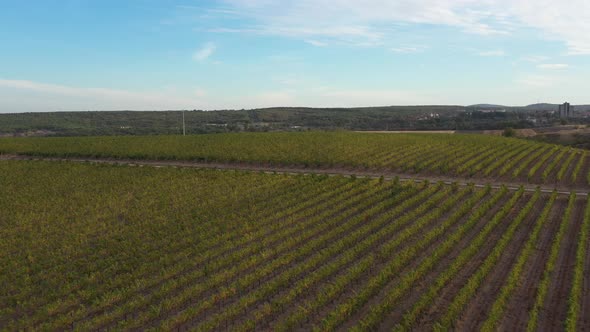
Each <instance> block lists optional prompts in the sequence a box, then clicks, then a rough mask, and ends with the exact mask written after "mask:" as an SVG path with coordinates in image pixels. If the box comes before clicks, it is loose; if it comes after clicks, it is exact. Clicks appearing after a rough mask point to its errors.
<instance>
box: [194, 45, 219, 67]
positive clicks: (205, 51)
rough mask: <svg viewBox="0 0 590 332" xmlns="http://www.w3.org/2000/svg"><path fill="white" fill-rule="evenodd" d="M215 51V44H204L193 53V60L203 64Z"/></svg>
mask: <svg viewBox="0 0 590 332" xmlns="http://www.w3.org/2000/svg"><path fill="white" fill-rule="evenodd" d="M216 49H217V46H215V44H213V43H211V42H209V43H206V44H204V45H203V46H201V48H199V49H198V50H197V51H196V52H195V53H193V60H195V61H199V62H203V61H205V60H207V59H208V58H209V57H210V56H211V55H213V53H214V52H215V50H216Z"/></svg>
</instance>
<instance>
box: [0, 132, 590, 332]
mask: <svg viewBox="0 0 590 332" xmlns="http://www.w3.org/2000/svg"><path fill="white" fill-rule="evenodd" d="M311 135H312V137H313V135H316V134H311ZM326 135H328V134H326ZM330 135H336V136H338V135H342V137H344V138H343V139H355V140H356V139H358V140H359V143H358V144H359V145H360V146H361V147H363V148H364V149H368V150H369V151H368V152H363V150H362V149H361V148H355V147H354V146H353V147H352V148H351V147H350V145H349V142H339V141H338V142H332V145H328V146H321V141H320V142H319V143H316V144H317V146H314V147H312V148H310V147H308V146H307V145H306V144H307V143H309V142H308V141H306V140H307V136H305V135H303V136H297V138H296V139H294V140H293V141H291V142H289V144H293V145H295V146H300V150H293V153H292V154H290V155H280V157H281V158H287V157H291V158H292V159H287V160H286V161H285V162H287V163H296V162H302V161H303V160H305V159H302V158H303V157H302V156H305V155H306V154H305V153H312V152H315V151H327V152H326V153H325V154H319V153H318V154H316V155H313V154H312V155H311V156H312V157H314V158H316V160H323V159H322V158H327V159H328V160H332V161H333V162H334V164H338V163H339V162H341V161H347V160H348V161H351V160H362V161H363V162H368V163H371V162H375V163H377V160H380V161H379V162H378V163H377V164H376V165H381V166H383V165H393V163H395V162H397V160H414V161H415V162H417V161H418V160H424V161H426V160H428V161H430V160H431V159H432V158H435V151H436V148H435V147H438V148H441V147H447V149H448V150H446V154H442V155H446V156H447V157H445V158H447V159H446V160H448V161H453V160H452V156H454V152H452V151H454V149H453V148H451V147H452V146H453V144H451V142H455V144H456V146H454V147H455V148H456V149H455V150H457V151H460V150H461V149H464V150H463V151H464V153H463V154H462V155H470V156H471V157H470V158H467V159H465V160H463V162H462V163H457V165H456V167H457V168H458V167H462V166H461V165H465V164H467V163H470V162H471V160H473V159H474V158H477V159H478V160H479V161H480V162H479V163H478V162H475V163H472V164H471V165H473V166H475V165H483V166H482V168H481V169H479V170H478V171H477V172H478V173H476V174H479V173H484V172H485V171H484V170H485V169H488V168H489V169H496V171H494V172H500V171H499V170H501V169H503V167H504V166H505V165H507V164H511V165H512V166H511V167H509V168H508V170H509V172H514V171H515V170H516V169H517V168H518V167H520V166H516V165H518V163H517V162H511V161H508V160H513V159H510V158H508V159H506V160H504V161H503V162H501V163H498V165H497V167H492V165H494V164H496V163H497V161H492V160H500V159H501V158H503V157H501V155H502V156H503V154H500V153H499V151H503V152H504V153H506V154H511V155H512V156H513V158H515V159H519V160H530V161H529V163H528V164H530V165H536V164H537V163H539V162H540V159H544V160H545V162H544V163H543V164H542V165H544V166H542V168H541V169H546V168H547V167H548V166H546V165H555V166H552V169H558V170H561V169H566V170H567V173H566V174H568V179H569V176H570V175H573V174H576V173H574V172H572V171H571V168H572V167H570V166H568V167H565V166H563V165H577V164H580V162H578V161H579V160H584V162H581V164H582V165H583V166H582V168H584V167H586V161H585V159H581V158H580V155H581V154H580V152H579V151H577V150H568V149H559V148H556V147H554V146H551V145H543V144H533V143H529V142H523V143H519V141H516V140H498V142H499V143H500V144H501V145H500V147H499V148H497V149H496V148H493V145H492V144H491V143H489V144H490V145H489V146H488V149H489V151H488V150H486V149H482V148H480V149H477V147H478V146H479V145H478V144H483V143H478V139H477V138H473V139H470V137H467V136H465V137H460V140H459V141H452V140H450V141H449V140H446V141H443V140H442V139H438V140H429V141H428V142H430V143H429V144H430V145H428V146H427V145H423V144H422V143H423V142H425V140H426V138H425V137H423V136H408V137H402V138H400V139H399V140H400V141H399V142H402V141H406V143H405V145H401V143H399V145H400V146H405V147H406V149H407V151H411V152H406V150H404V149H401V148H400V150H399V151H398V150H396V149H397V146H396V145H397V144H392V143H391V141H388V140H387V139H385V138H384V137H379V135H377V136H375V135H365V136H363V137H367V138H366V140H365V141H363V139H362V138H360V137H357V136H354V135H353V136H347V135H345V134H339V133H338V134H329V135H328V136H327V137H329V136H330ZM320 136H321V135H320ZM385 136H386V137H388V138H389V137H394V136H395V135H385ZM261 137H262V138H261ZM266 137H271V138H272V137H273V136H264V135H261V136H258V135H254V136H251V137H250V136H246V137H245V138H244V141H246V142H247V144H246V143H244V142H243V141H242V140H237V139H235V138H234V137H233V136H231V135H229V136H220V137H204V138H187V139H186V140H178V139H173V138H162V142H163V143H162V144H161V145H157V144H154V146H151V147H150V146H149V144H150V142H151V143H152V144H153V142H154V141H150V139H149V138H137V139H136V140H134V139H133V138H125V139H122V140H124V141H125V142H129V145H127V146H124V145H117V144H115V143H116V142H122V141H120V139H115V138H112V139H106V138H105V139H95V142H96V143H94V145H93V143H92V140H87V141H85V140H80V139H71V140H70V141H68V140H67V139H55V140H30V141H29V140H26V141H25V140H23V141H19V140H9V141H3V142H2V144H0V146H1V147H2V149H4V150H5V151H8V150H10V151H11V152H15V151H18V152H25V151H26V152H29V153H30V152H36V153H39V152H41V151H43V152H44V153H60V154H61V153H63V154H69V153H74V152H72V151H77V152H76V153H82V152H83V151H88V152H86V153H88V154H90V155H95V154H100V155H104V153H106V152H109V153H110V155H113V156H123V155H125V156H130V155H131V156H133V157H141V156H145V157H150V158H154V157H169V158H173V157H178V158H189V157H194V158H196V157H199V156H200V158H208V157H209V156H210V155H207V154H204V153H202V154H199V153H201V152H198V153H195V152H194V151H209V153H211V154H214V153H215V147H219V146H221V145H220V144H221V143H217V141H216V140H217V139H226V140H228V141H226V142H225V144H224V145H223V146H227V147H228V148H227V149H226V150H223V151H222V152H223V153H224V154H218V155H217V156H225V157H224V158H226V159H227V160H233V161H240V160H241V159H239V158H238V159H237V160H234V158H237V156H238V155H239V154H238V152H239V151H240V149H245V148H248V149H252V151H257V153H258V154H252V158H251V159H249V161H253V162H259V161H260V159H258V158H262V156H264V155H265V153H266V155H268V153H269V152H265V150H270V151H273V152H274V153H278V152H280V151H281V146H282V145H281V144H284V143H281V142H280V141H279V142H277V143H272V142H274V141H276V140H272V139H269V140H268V141H267V143H268V144H269V148H268V149H264V147H263V146H252V145H251V144H252V140H260V139H267V138H266ZM279 137H280V135H279ZM370 137H378V141H371V138H370ZM444 137H449V136H447V135H445V136H444ZM76 140H79V143H77V144H76V145H73V146H68V145H67V144H66V142H69V144H73V143H74V142H77V141H76ZM328 141H329V140H327V139H326V142H328ZM437 141H440V142H437ZM179 142H180V143H179ZM375 142H381V143H379V144H382V145H381V146H380V147H381V148H380V147H379V146H374V145H375V144H376V143H375ZM388 142H389V144H390V146H389V150H388V151H381V152H379V150H380V149H383V147H384V146H388V145H387V143H388ZM504 142H505V143H504ZM502 144H503V145H502ZM210 145H212V146H213V147H211V146H210ZM340 145H341V146H340ZM189 146H193V147H194V149H193V150H184V149H185V148H187V147H189ZM336 146H339V147H338V148H337V147H336ZM468 146H472V149H471V150H467V149H466V147H468ZM482 146H483V145H482ZM172 147H175V149H174V150H172ZM371 147H372V148H371ZM347 148H348V149H351V150H350V153H349V154H348V156H347V157H342V156H341V154H339V153H336V152H337V151H339V149H347ZM44 149H48V150H44ZM84 149H86V150H84ZM90 151H92V152H90ZM148 151H151V152H148ZM232 151H233V152H232ZM301 151H304V152H301ZM394 151H398V152H394ZM420 151H422V152H420ZM427 151H429V152H427ZM467 151H471V152H467ZM523 151H528V154H524V155H523V156H522V157H520V156H521V154H523ZM539 151H541V152H540V153H539ZM174 153H178V154H174ZM183 153H186V154H183ZM191 153H193V154H191ZM232 153H233V154H232ZM244 153H245V154H244V155H248V154H247V153H249V152H248V151H247V152H244ZM379 153H382V154H383V156H382V159H378V156H379ZM387 153H389V155H388V157H387V156H386V154H387ZM402 155H403V156H405V157H403V158H405V159H402ZM412 155H413V156H414V157H411V156H412ZM494 155H496V159H492V156H494ZM531 155H532V156H535V157H531ZM547 155H549V157H543V156H547ZM572 155H573V156H574V157H571V156H572ZM337 156H341V157H340V158H341V159H333V158H337ZM371 156H373V157H371ZM396 156H398V157H399V158H398V157H396ZM484 156H485V157H484ZM480 157H481V158H480ZM412 158H413V159H412ZM552 160H557V161H555V162H553V161H552ZM568 160H569V161H568ZM242 161H243V160H242ZM483 161H487V162H485V163H484V162H483ZM273 162H274V160H273ZM389 162H391V164H389ZM528 164H527V165H528ZM350 165H353V164H350ZM402 165H403V164H402ZM457 168H450V169H452V170H453V172H459V170H458V169H457ZM573 168H577V166H573ZM467 169H470V168H469V167H467V168H466V170H467ZM523 169H524V170H525V172H526V171H527V170H529V171H530V168H527V166H525V167H524V168H523ZM461 174H463V173H461ZM535 174H536V173H535ZM541 174H542V172H541ZM550 174H553V172H550ZM577 174H583V173H577ZM584 177H585V174H584ZM563 179H564V178H563V177H562V181H565V180H563ZM589 206H590V205H588V203H587V198H586V197H585V196H576V195H570V196H568V195H558V194H556V193H554V194H542V193H540V192H536V193H530V192H525V191H523V190H522V189H521V190H516V191H514V190H508V189H506V188H503V189H500V190H494V189H491V188H489V187H488V188H483V189H475V188H473V187H460V186H453V185H442V184H437V183H420V184H413V183H400V182H398V181H395V180H392V181H387V180H379V179H372V180H369V179H362V178H354V177H353V178H344V177H340V176H335V177H328V176H303V175H298V176H293V175H281V174H276V175H274V174H262V173H256V172H237V171H215V170H198V169H176V168H151V167H128V166H112V165H88V164H75V163H70V162H45V161H0V211H2V213H1V214H0V226H1V227H0V269H1V271H2V273H0V286H1V287H0V330H4V329H5V330H64V329H77V330H82V331H86V330H104V329H136V330H145V329H150V328H151V329H154V330H161V329H165V330H170V329H179V330H187V329H189V330H226V329H231V330H273V331H274V330H300V329H303V330H311V329H316V330H321V331H330V330H349V329H352V330H372V329H379V330H389V331H390V330H398V331H403V330H412V329H414V330H424V329H426V330H430V329H436V330H446V329H449V328H456V329H462V330H475V329H483V330H495V329H502V330H510V331H512V330H525V329H527V330H531V331H533V330H559V329H563V328H567V329H568V330H589V329H590V317H589V316H588V315H587V314H585V313H588V312H590V291H589V287H590V250H589V243H588V230H589V227H590V209H589Z"/></svg>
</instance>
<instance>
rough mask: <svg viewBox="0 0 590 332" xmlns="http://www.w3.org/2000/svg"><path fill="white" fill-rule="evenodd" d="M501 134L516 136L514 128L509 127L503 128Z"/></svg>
mask: <svg viewBox="0 0 590 332" xmlns="http://www.w3.org/2000/svg"><path fill="white" fill-rule="evenodd" d="M502 136H504V137H516V130H514V128H511V127H507V128H504V131H503V132H502Z"/></svg>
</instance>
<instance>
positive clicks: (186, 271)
mask: <svg viewBox="0 0 590 332" xmlns="http://www.w3.org/2000/svg"><path fill="white" fill-rule="evenodd" d="M359 203H360V202H357V203H356V204H355V205H354V206H356V205H358V204H359ZM348 208H351V207H348ZM348 208H341V209H339V210H337V211H334V212H333V213H332V215H331V216H330V217H329V218H334V217H337V216H338V215H340V214H341V213H343V212H344V211H345V210H346V209H348ZM326 220H328V219H326ZM347 220H348V219H347ZM347 220H345V221H343V222H346V221H347ZM292 224H293V225H295V224H296V222H294V223H292ZM326 231H327V230H324V231H322V232H320V233H317V232H316V233H313V234H311V235H310V236H309V237H308V238H306V239H307V240H308V241H310V240H312V239H313V238H316V237H318V236H321V234H324V233H325V232H326ZM292 236H297V235H292ZM283 240H284V238H281V239H277V240H276V241H275V242H273V243H269V244H268V246H267V247H274V246H276V245H277V244H280V243H281V242H282V241H283ZM256 241H260V240H259V239H257V240H253V241H250V243H255V242H256ZM235 251H237V249H235V248H232V250H231V252H235ZM231 252H229V253H225V255H227V254H231ZM280 254H284V253H281V252H276V253H274V254H273V256H269V257H268V260H265V261H264V262H262V263H267V262H269V261H270V260H272V258H274V257H277V256H278V255H280ZM201 267H202V266H201V265H192V266H190V268H189V269H184V270H183V271H182V272H181V273H180V274H177V275H175V276H174V277H168V278H166V279H164V280H161V281H159V282H158V283H157V284H155V285H153V286H151V287H150V288H149V289H143V290H142V291H141V295H142V296H147V295H149V294H150V293H152V292H153V291H155V290H156V289H157V288H159V287H160V286H162V285H163V284H164V283H165V282H167V281H168V280H171V279H173V278H179V277H182V276H185V275H189V274H190V273H192V272H194V271H197V270H199V269H200V268H201ZM254 268H256V267H251V268H249V269H248V270H247V271H251V270H253V269H254ZM247 271H241V272H240V274H241V275H244V274H245V273H247ZM211 272H212V273H214V272H216V271H211ZM199 281H200V279H198V280H194V281H193V282H194V283H196V282H199ZM188 286H190V285H185V286H182V287H180V288H177V289H175V290H174V291H171V292H169V293H168V294H167V297H171V296H174V295H175V294H178V293H180V292H181V291H182V290H183V289H184V288H186V287H188ZM211 291H212V290H211ZM114 308H115V307H113V306H111V307H110V308H109V310H112V309H114ZM140 309H142V308H138V309H137V310H140ZM136 314H137V311H136ZM113 324H114V322H113ZM109 326H110V325H109ZM105 327H108V326H105Z"/></svg>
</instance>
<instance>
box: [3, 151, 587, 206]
mask: <svg viewBox="0 0 590 332" xmlns="http://www.w3.org/2000/svg"><path fill="white" fill-rule="evenodd" d="M2 160H36V161H52V162H78V163H95V164H110V165H127V166H138V167H143V166H150V167H192V168H209V169H219V170H240V171H256V172H266V173H281V174H326V175H329V176H337V175H341V176H356V177H366V178H367V177H368V178H379V177H384V178H385V179H388V180H390V179H393V178H395V177H398V178H399V179H400V181H417V182H423V181H429V182H439V181H442V182H444V183H445V184H452V183H453V182H456V183H457V184H459V185H461V186H467V185H468V184H474V185H475V186H476V187H479V188H483V187H485V186H486V185H488V184H490V185H491V187H492V188H493V189H500V187H501V186H502V185H505V186H507V187H508V189H510V190H512V191H516V190H518V188H519V186H523V187H524V188H525V191H527V192H534V191H535V190H536V189H537V187H539V188H540V189H541V192H543V193H551V192H553V190H557V191H558V193H559V194H562V195H569V194H570V192H572V191H573V192H576V194H577V195H578V196H587V195H588V193H589V191H588V188H585V187H571V186H566V185H564V184H556V185H550V184H545V185H535V184H529V183H526V182H521V181H518V180H513V181H509V182H497V181H493V183H490V179H485V178H481V179H477V178H465V177H451V176H438V175H423V174H421V175H419V176H416V174H412V173H409V172H408V173H401V172H394V171H390V170H362V169H348V168H341V167H340V168H309V167H293V166H268V165H262V164H247V163H206V162H196V161H174V160H138V159H109V158H100V159H97V158H52V157H37V156H23V155H0V161H2Z"/></svg>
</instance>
